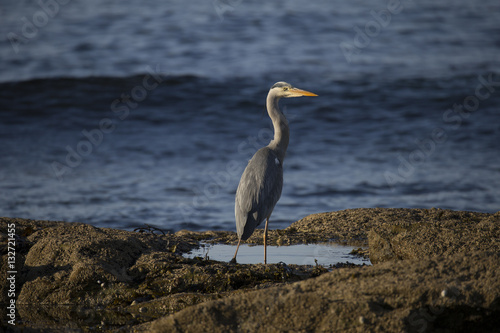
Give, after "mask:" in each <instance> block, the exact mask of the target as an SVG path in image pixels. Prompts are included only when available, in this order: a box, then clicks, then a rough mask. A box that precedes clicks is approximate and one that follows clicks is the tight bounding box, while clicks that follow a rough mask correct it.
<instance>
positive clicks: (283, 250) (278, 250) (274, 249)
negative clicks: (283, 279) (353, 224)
mask: <svg viewBox="0 0 500 333" xmlns="http://www.w3.org/2000/svg"><path fill="white" fill-rule="evenodd" d="M358 248H359V247H356V246H346V245H340V244H337V243H324V244H298V245H289V246H268V247H267V262H268V263H269V264H276V263H279V262H284V263H285V264H287V265H290V264H296V265H316V264H318V265H321V266H324V267H326V268H328V267H330V266H331V265H335V264H338V263H345V262H349V263H353V264H356V265H362V264H365V265H371V263H370V260H368V259H364V258H362V257H360V256H357V255H353V254H350V253H351V251H352V250H354V249H358ZM234 251H236V245H226V244H207V243H202V244H200V248H198V249H194V250H192V251H191V252H189V253H187V254H185V255H184V256H185V257H187V258H195V257H203V258H205V257H207V258H208V259H210V260H217V261H230V260H231V259H232V258H233V255H234ZM236 259H237V261H238V263H239V264H258V263H263V262H264V246H263V245H247V244H242V245H240V249H239V250H238V257H237V258H236Z"/></svg>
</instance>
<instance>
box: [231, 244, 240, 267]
mask: <svg viewBox="0 0 500 333" xmlns="http://www.w3.org/2000/svg"><path fill="white" fill-rule="evenodd" d="M240 243H241V238H240V239H239V240H238V246H236V252H234V257H233V259H231V261H230V263H231V264H236V255H237V254H238V249H239V248H240Z"/></svg>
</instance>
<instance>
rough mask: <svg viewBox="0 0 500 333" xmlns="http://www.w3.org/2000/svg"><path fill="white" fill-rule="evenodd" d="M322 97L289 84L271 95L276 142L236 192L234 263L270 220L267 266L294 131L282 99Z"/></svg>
mask: <svg viewBox="0 0 500 333" xmlns="http://www.w3.org/2000/svg"><path fill="white" fill-rule="evenodd" d="M300 96H318V95H316V94H313V93H312V92H309V91H305V90H301V89H298V88H294V87H292V85H290V84H289V83H286V82H281V81H280V82H276V83H275V84H274V85H273V86H272V87H271V89H270V90H269V93H268V95H267V100H266V106H267V113H268V114H269V117H270V118H271V120H272V122H273V127H274V138H273V140H271V142H270V143H269V144H268V145H267V146H266V147H263V148H261V149H259V150H258V151H257V152H256V153H255V155H253V157H252V159H251V160H250V161H249V162H248V165H247V167H246V168H245V171H243V174H242V176H241V179H240V184H239V185H238V189H237V190H236V199H235V205H234V214H235V217H236V230H237V232H238V246H237V247H236V252H235V253H234V257H233V259H232V260H231V262H233V263H236V255H237V254H238V249H239V247H240V243H241V241H242V240H247V239H248V238H249V237H250V236H251V235H252V234H253V232H254V230H255V228H256V227H257V226H258V225H260V224H261V223H262V222H263V221H264V220H266V225H265V228H264V264H267V228H268V224H269V218H270V217H271V214H272V212H273V209H274V206H275V205H276V203H277V202H278V200H279V198H280V196H281V190H282V188H283V160H284V159H285V153H286V149H287V147H288V142H289V138H290V130H289V127H288V121H287V120H286V118H285V115H284V114H283V112H281V110H280V109H279V106H278V102H279V100H280V98H282V97H286V98H288V97H300Z"/></svg>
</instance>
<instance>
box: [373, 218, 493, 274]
mask: <svg viewBox="0 0 500 333" xmlns="http://www.w3.org/2000/svg"><path fill="white" fill-rule="evenodd" d="M405 212H406V216H401V217H399V218H394V217H395V215H392V216H391V218H386V219H385V222H384V223H380V224H377V225H375V226H373V227H372V228H371V230H370V231H369V233H368V244H369V249H370V261H371V262H372V263H373V264H377V263H380V262H384V261H388V260H400V259H423V258H429V257H432V256H438V255H444V256H449V255H453V254H455V253H459V252H461V253H465V252H471V251H496V252H498V251H500V242H499V241H498V239H499V238H500V213H496V214H485V213H474V212H456V211H451V210H441V209H411V210H406V211H405Z"/></svg>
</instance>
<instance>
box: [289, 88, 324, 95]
mask: <svg viewBox="0 0 500 333" xmlns="http://www.w3.org/2000/svg"><path fill="white" fill-rule="evenodd" d="M290 91H291V92H292V93H294V95H295V94H296V96H318V95H316V94H315V93H312V92H310V91H306V90H302V89H298V88H292V89H290Z"/></svg>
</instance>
